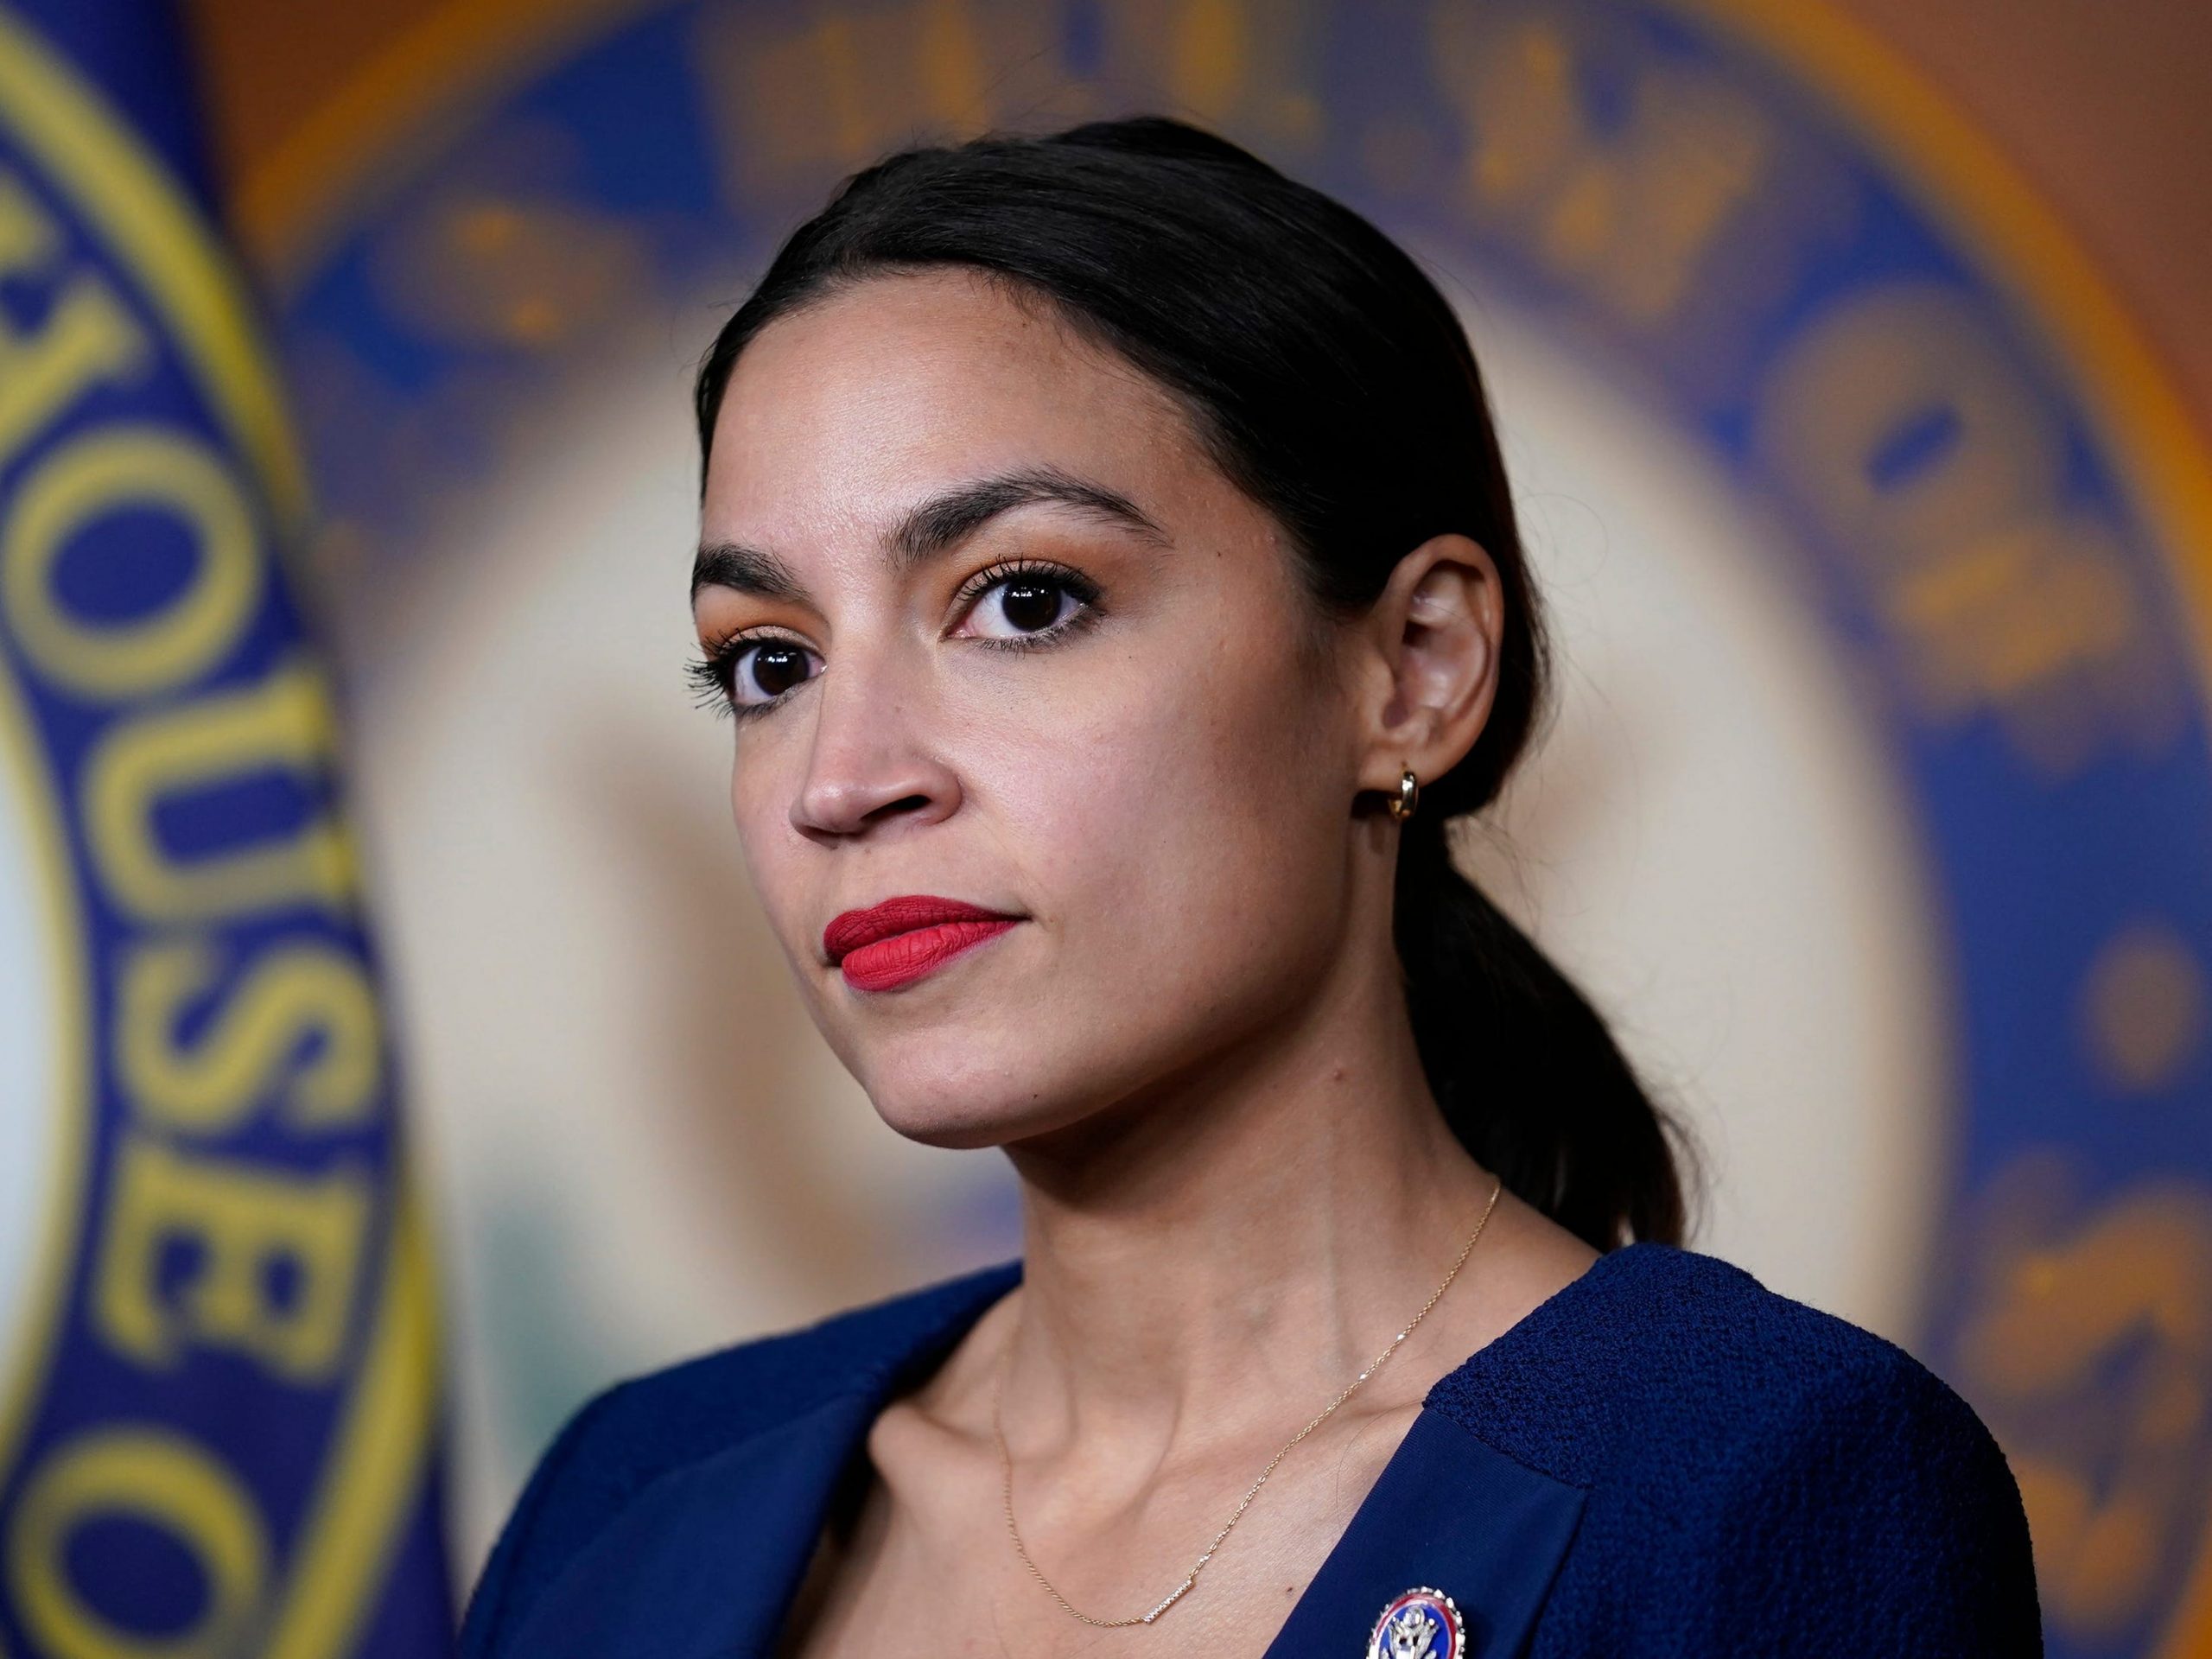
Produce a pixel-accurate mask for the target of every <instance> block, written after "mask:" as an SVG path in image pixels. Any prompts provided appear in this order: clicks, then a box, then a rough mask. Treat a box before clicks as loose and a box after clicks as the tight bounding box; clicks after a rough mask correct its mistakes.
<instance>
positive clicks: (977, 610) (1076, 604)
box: [959, 565, 1098, 642]
mask: <svg viewBox="0 0 2212 1659" xmlns="http://www.w3.org/2000/svg"><path fill="white" fill-rule="evenodd" d="M961 596H962V598H963V600H964V601H967V603H968V613H967V615H966V617H965V618H964V619H963V623H962V625H961V627H960V629H959V632H961V633H963V634H967V635H972V636H974V637H976V638H979V639H993V640H1007V641H1016V642H1020V641H1028V640H1037V639H1043V638H1046V637H1047V636H1050V635H1053V634H1058V633H1060V632H1065V631H1066V630H1067V629H1068V628H1069V627H1071V626H1073V625H1074V624H1076V623H1077V622H1078V621H1080V620H1084V618H1085V617H1087V616H1088V615H1089V614H1090V612H1091V610H1092V607H1094V606H1095V605H1096V603H1097V599H1098V590H1097V588H1096V586H1095V585H1093V584H1092V583H1091V582H1090V581H1089V580H1087V579H1086V578H1084V577H1083V576H1081V575H1077V573H1076V572H1075V571H1072V570H1068V569H1062V568H1059V567H1058V566H1052V565H1022V566H1013V567H1009V566H1005V565H999V566H994V567H993V568H991V569H986V570H980V571H978V572H976V575H973V576H971V577H969V579H968V581H967V582H966V583H965V584H964V586H963V589H962V595H961Z"/></svg>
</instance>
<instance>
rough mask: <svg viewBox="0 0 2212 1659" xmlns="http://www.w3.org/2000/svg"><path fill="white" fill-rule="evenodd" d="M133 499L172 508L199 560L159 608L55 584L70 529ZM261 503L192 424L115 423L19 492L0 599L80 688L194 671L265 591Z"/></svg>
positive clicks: (3, 544)
mask: <svg viewBox="0 0 2212 1659" xmlns="http://www.w3.org/2000/svg"><path fill="white" fill-rule="evenodd" d="M124 506H137V507H147V508H151V509H154V510H155V511H157V512H166V513H168V514H169V515H170V516H171V517H173V518H175V519H177V520H178V521H179V522H180V523H181V524H183V525H184V526H185V527H186V528H187V530H188V531H190V532H191V534H192V536H193V537H194V542H195V543H196V545H197V547H198V549H199V552H200V558H199V569H197V570H196V571H195V572H194V575H193V579H192V582H191V583H190V585H189V586H188V587H187V588H185V590H184V591H183V592H182V593H181V594H178V595H177V596H176V597H175V599H173V600H171V601H169V602H168V604H167V605H165V606H163V607H162V609H161V610H160V611H158V612H157V613H155V614H154V615H151V616H149V617H144V618H142V619H136V620H128V621H123V622H113V623H109V622H97V621H92V620H88V619H86V618H83V617H80V616H74V615H72V614H71V613H69V610H68V608H67V607H66V606H64V605H63V604H62V603H61V601H60V599H59V597H58V596H57V595H56V594H55V593H54V585H53V577H54V566H55V565H56V564H57V563H59V562H60V556H61V550H62V549H63V548H64V547H66V546H67V544H68V540H69V537H70V536H71V535H72V534H73V532H74V531H77V530H79V529H80V528H81V527H82V526H84V525H85V524H87V523H89V522H91V521H92V520H93V519H95V518H99V517H100V516H101V515H102V514H104V513H107V512H113V511H115V510H116V509H118V508H120V507H124ZM262 581H263V573H262V560H261V547H260V538H259V536H258V535H257V531H256V530H255V526H254V519H253V512H252V509H251V507H250V506H249V505H248V504H247V502H246V499H245V494H244V493H242V492H241V491H240V489H239V488H238V481H237V480H236V479H235V478H234V477H232V474H231V471H230V469H229V468H228V467H226V466H225V465H224V464H223V462H222V460H221V459H220V457H219V456H218V455H216V454H214V452H213V451H212V450H211V449H209V448H207V446H206V445H204V444H202V443H200V442H196V441H195V440H194V439H193V438H192V437H191V436H190V435H188V434H184V433H180V432H177V431H175V430H173V429H168V428H163V427H158V426H144V425H134V426H122V427H112V428H109V429H105V430H101V431H99V432H95V433H93V434H92V435H88V436H86V437H83V438H80V439H78V440H77V441H76V442H72V443H67V444H64V445H63V446H62V447H60V448H58V449H56V450H54V453H53V454H50V455H49V456H48V457H47V458H46V459H45V460H44V461H41V463H40V464H39V466H38V467H37V468H36V469H35V471H34V472H33V473H32V474H30V476H29V477H28V478H27V479H25V480H24V481H23V484H22V488H21V489H20V490H18V491H17V492H16V501H15V505H14V507H13V509H12V510H11V511H10V513H9V515H8V519H7V524H6V526H5V528H4V529H0V604H4V605H5V607H6V609H7V612H8V614H9V617H10V620H11V621H12V623H13V625H14V627H15V632H16V639H19V640H20V641H21V642H22V647H23V652H24V654H25V655H27V656H28V657H29V658H31V660H32V661H33V662H35V663H36V664H38V666H39V667H40V669H41V670H42V671H44V672H45V673H46V674H47V675H48V676H49V677H52V678H53V679H54V680H56V681H58V682H60V683H62V684H63V685H66V686H67V687H69V688H70V689H71V690H75V691H79V692H82V693H85V694H86V695H88V696H95V697H100V698H104V699H107V700H110V701H113V702H122V701H124V700H126V699H128V698H132V697H140V696H147V695H149V694H150V693H153V692H158V691H166V690H170V689H172V688H174V687H177V686H181V685H185V684H188V683H190V682H191V681H193V680H194V679H196V678H197V677H199V676H200V675H201V674H202V673H205V672H206V671H207V670H208V669H210V668H212V667H213V666H214V665H215V664H216V663H217V662H218V661H219V660H220V659H221V658H222V657H223V656H224V654H225V653H226V652H228V651H229V650H230V648H231V646H232V645H233V644H234V643H235V642H236V641H237V639H238V634H239V632H240V631H241V630H242V629H243V628H244V627H245V624H246V622H247V620H249V619H250V618H251V614H252V613H253V608H254V607H255V605H256V604H257V602H258V601H259V600H260V598H261V589H262Z"/></svg>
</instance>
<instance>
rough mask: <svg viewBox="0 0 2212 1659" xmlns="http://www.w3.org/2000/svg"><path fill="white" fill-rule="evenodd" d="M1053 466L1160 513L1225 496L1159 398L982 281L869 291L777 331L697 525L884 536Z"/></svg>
mask: <svg viewBox="0 0 2212 1659" xmlns="http://www.w3.org/2000/svg"><path fill="white" fill-rule="evenodd" d="M1040 465H1041V466H1056V467H1062V468H1065V469H1066V470H1069V471H1071V472H1075V473H1077V474H1081V475H1083V476H1086V477H1090V478H1095V479H1097V480H1100V481H1102V482H1105V483H1108V484H1110V485H1111V486H1114V487H1116V488H1118V489H1121V490H1122V491H1124V492H1125V493H1129V494H1131V495H1132V496H1133V497H1146V498H1150V499H1153V500H1154V501H1155V502H1160V503H1162V504H1165V502H1166V499H1168V498H1171V497H1173V495H1175V494H1177V493H1183V492H1187V491H1190V490H1192V489H1200V490H1204V489H1209V488H1213V487H1221V486H1226V484H1227V480H1225V479H1223V478H1222V477H1221V476H1220V474H1218V473H1217V471H1216V470H1215V469H1214V467H1213V466H1212V464H1211V460H1210V458H1209V457H1207V456H1206V455H1205V453H1204V451H1203V449H1202V448H1201V446H1200V445H1199V443H1198V438H1197V434H1196V432H1195V429H1193V427H1192V423H1191V422H1190V420H1189V419H1188V417H1187V416H1185V413H1184V411H1183V410H1182V408H1181V406H1180V405H1179V404H1178V403H1177V402H1176V401H1175V399H1174V398H1173V396H1172V395H1171V394H1170V393H1168V392H1167V391H1166V389H1165V388H1163V387H1161V386H1160V385H1158V384H1157V383H1156V382H1154V381H1153V380H1151V379H1150V378H1147V376H1145V375H1144V374H1142V373H1141V372H1139V371H1138V370H1137V369H1136V368H1135V367H1134V366H1133V365H1130V364H1128V363H1127V362H1126V361H1125V360H1123V359H1121V358H1119V357H1118V356H1116V355H1115V354H1114V353H1110V352H1108V351H1106V350H1104V349H1103V348H1102V347H1099V346H1095V345H1093V344H1091V343H1090V342H1089V341H1087V340H1084V339H1083V338H1082V337H1081V336H1079V335H1078V334H1077V333H1076V332H1075V331H1074V329H1073V328H1072V327H1070V326H1069V325H1068V324H1067V322H1066V321H1065V320H1063V319H1062V318H1060V317H1059V316H1058V315H1057V314H1055V313H1054V312H1053V311H1052V308H1050V307H1049V306H1048V305H1046V303H1044V302H1022V301H1018V300H1016V299H1015V298H1014V296H1012V295H1010V294H1009V293H1008V292H1007V290H1006V289H1005V288H1004V287H1003V286H1001V285H1000V284H997V283H992V282H990V281H988V280H987V279H986V278H984V277H982V275H981V274H980V273H976V272H973V271H969V270H957V269H947V270H925V271H915V272H901V273H899V274H896V275H891V276H886V277H872V278H869V279H868V280H866V281H864V282H862V283H859V284H857V285H855V287H853V288H851V289H846V290H844V291H842V292H841V293H838V294H836V295H834V296H830V297H829V298H828V299H825V300H822V301H818V302H815V303H813V304H810V305H808V306H805V307H804V308H801V309H799V310H798V311H796V312H793V313H791V314H790V315H786V316H784V317H780V318H779V319H778V320H777V321H774V322H772V323H770V324H769V325H768V326H767V327H766V328H764V329H762V330H761V331H760V334H758V335H756V336H755V337H754V339H753V341H752V343H751V344H750V345H749V346H747V348H746V350H745V352H744V353H743V354H742V355H741V357H740V358H739V359H738V361H737V366H736V368H735V369H734V372H732V374H731V376H730V380H729V385H728V390H727V391H726V392H725V394H724V396H723V399H722V404H721V410H720V412H719V414H718V415H717V417H716V420H715V445H714V454H713V457H712V461H711V462H710V464H709V469H708V474H707V480H706V484H707V487H706V494H705V499H704V501H703V504H702V522H703V528H704V530H705V531H706V533H707V534H708V535H709V536H710V537H713V536H729V537H739V538H743V537H746V536H747V535H773V534H775V533H776V532H777V531H779V530H782V531H785V532H786V533H791V532H796V531H800V530H808V531H815V532H817V533H818V532H820V531H824V530H826V529H828V528H829V527H830V526H829V521H830V520H843V521H848V522H849V523H850V524H855V525H861V524H868V525H874V524H882V523H884V522H886V521H887V520H888V519H890V518H894V517H896V516H897V515H898V514H899V513H900V512H904V511H905V510H906V508H907V507H909V506H911V505H912V504H913V502H914V501H916V500H917V499H919V498H920V497H922V496H924V495H926V494H928V493H931V492H933V491H935V490H937V489H939V488H942V487H943V486H944V485H946V484H947V483H949V482H952V481H956V480H964V479H968V478H971V477H976V476H980V475H983V474H995V473H1000V472H1004V471H1010V470H1014V469H1019V468H1022V467H1036V466H1040Z"/></svg>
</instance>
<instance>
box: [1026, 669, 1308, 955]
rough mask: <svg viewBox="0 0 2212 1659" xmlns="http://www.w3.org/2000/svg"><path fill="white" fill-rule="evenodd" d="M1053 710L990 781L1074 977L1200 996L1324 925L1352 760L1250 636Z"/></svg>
mask: <svg viewBox="0 0 2212 1659" xmlns="http://www.w3.org/2000/svg"><path fill="white" fill-rule="evenodd" d="M1053 701H1054V704H1055V705H1056V706H1054V707H1052V708H1049V709H1039V710H1037V711H1035V713H1036V716H1037V717H1036V718H1035V719H1033V721H1032V722H1031V723H1029V724H1027V726H1026V727H1025V728H1023V731H1022V732H1021V733H1020V734H1009V736H1008V738H1007V748H1008V751H1009V752H1008V753H1006V754H1004V755H1002V756H1001V758H1000V762H999V763H997V764H994V765H992V766H991V767H990V770H991V771H992V772H994V773H995V774H996V775H997V776H998V777H999V778H1000V779H1002V784H1001V787H1002V788H1003V790H1004V791H1005V794H1004V797H1003V808H1004V811H1003V818H1004V821H1005V822H1006V823H1007V826H1008V832H1009V833H1010V834H1011V835H1014V836H1017V837H1019V839H1020V842H1021V843H1022V846H1021V847H1020V849H1019V853H1018V855H1019V856H1020V862H1021V863H1022V864H1023V865H1024V866H1025V867H1027V868H1028V869H1029V870H1030V871H1031V872H1032V873H1033V877H1034V880H1035V883H1036V886H1037V888H1038V890H1039V893H1040V895H1041V896H1042V897H1043V898H1044V899H1045V900H1046V902H1048V903H1051V904H1052V905H1054V906H1058V907H1059V910H1060V913H1059V914H1058V915H1057V916H1053V917H1050V918H1046V919H1048V920H1049V921H1050V922H1052V923H1053V924H1054V925H1055V928H1056V931H1058V932H1059V933H1060V935H1061V936H1062V938H1063V939H1064V941H1065V944H1067V945H1068V946H1070V947H1071V958H1070V960H1071V963H1073V964H1076V965H1077V967H1078V969H1079V971H1080V970H1081V967H1082V964H1086V963H1093V964H1096V967H1097V969H1098V970H1099V971H1103V972H1106V973H1127V972H1130V971H1132V970H1136V971H1139V972H1141V973H1142V974H1143V975H1144V976H1145V977H1146V979H1147V982H1148V983H1150V984H1152V985H1154V986H1156V987H1159V988H1163V989H1166V990H1168V991H1170V992H1171V993H1172V994H1173V995H1211V994H1212V991H1213V989H1214V988H1216V987H1217V986H1219V985H1220V984H1222V983H1223V982H1224V976H1229V977H1234V976H1237V975H1239V974H1242V973H1244V972H1246V971H1248V969H1247V968H1246V967H1245V966H1244V965H1243V964H1246V963H1267V962H1268V961H1269V960H1270V959H1271V958H1272V959H1275V960H1277V961H1280V959H1281V957H1283V955H1284V953H1286V952H1289V953H1293V954H1295V953H1296V952H1297V951H1299V950H1303V949H1305V948H1306V947H1305V945H1304V944H1303V943H1302V942H1303V941H1304V940H1306V938H1308V937H1310V936H1311V935H1312V934H1313V931H1315V930H1316V929H1317V928H1319V929H1326V928H1328V927H1329V926H1331V925H1332V916H1333V912H1334V910H1335V908H1336V901H1337V899H1338V896H1339V895H1340V893H1341V889H1342V882H1343V879H1344V868H1345V858H1344V848H1345V829H1344V823H1345V819H1346V817H1347V816H1348V814H1349V812H1350V810H1351V763H1350V753H1351V745H1350V742H1349V734H1348V732H1347V730H1346V724H1347V721H1346V715H1345V712H1344V708H1343V705H1342V700H1341V699H1340V698H1336V697H1332V696H1327V695H1325V688H1324V687H1323V686H1322V685H1321V684H1320V683H1318V682H1317V679H1316V677H1315V676H1314V673H1313V671H1312V670H1311V669H1310V668H1308V667H1306V666H1305V665H1304V664H1297V663H1294V662H1291V661H1288V660H1285V659H1281V658H1272V657H1268V656H1265V655H1264V654H1262V653H1259V652H1255V649H1254V646H1253V645H1252V636H1251V635H1250V634H1247V635H1246V636H1245V638H1244V639H1243V641H1242V642H1241V643H1240V642H1238V641H1236V640H1230V639H1224V640H1221V641H1218V642H1216V641H1206V642H1203V643H1202V644H1200V645H1195V646H1193V647H1192V649H1190V650H1187V651H1185V652H1178V653H1175V655H1174V656H1173V657H1172V658H1168V659H1166V664H1160V663H1154V662H1145V663H1135V662H1124V663H1122V664H1117V665H1116V671H1115V672H1114V674H1113V675H1112V677H1111V678H1110V681H1109V682H1108V683H1097V682H1094V683H1092V685H1091V687H1090V690H1089V692H1088V694H1087V695H1085V696H1082V697H1081V698H1080V699H1077V698H1072V697H1071V698H1069V699H1066V700H1065V701H1063V700H1060V699H1054V700H1053ZM1339 797H1341V799H1339Z"/></svg>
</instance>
